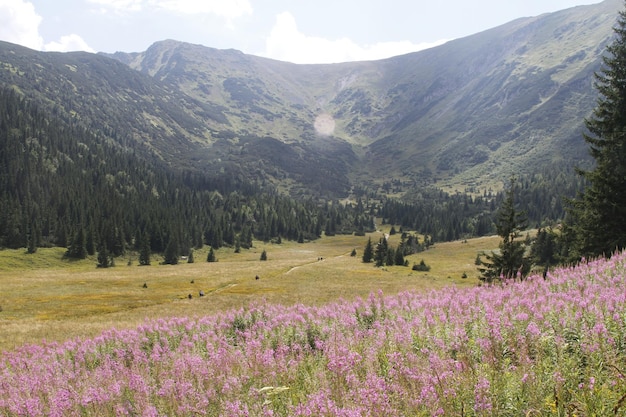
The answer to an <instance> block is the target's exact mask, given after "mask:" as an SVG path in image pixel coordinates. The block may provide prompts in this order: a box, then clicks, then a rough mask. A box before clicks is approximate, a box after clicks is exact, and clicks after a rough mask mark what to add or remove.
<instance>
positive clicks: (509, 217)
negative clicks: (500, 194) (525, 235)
mask: <svg viewBox="0 0 626 417" xmlns="http://www.w3.org/2000/svg"><path fill="white" fill-rule="evenodd" d="M515 188H516V186H515V180H514V179H511V182H510V184H509V189H508V190H507V192H506V198H505V199H504V201H503V202H502V206H501V207H500V209H499V211H498V218H497V221H496V231H497V233H498V236H500V237H502V241H501V242H500V245H499V251H497V252H491V253H489V254H485V255H484V256H485V259H484V260H483V259H482V257H481V258H480V266H479V267H478V270H479V271H480V272H481V274H482V276H481V277H480V279H481V280H482V281H485V282H487V283H491V282H493V281H495V280H497V279H500V277H503V278H505V279H515V278H517V277H518V276H519V277H520V278H523V277H525V276H526V275H527V274H528V272H529V271H530V264H531V261H530V258H529V257H528V256H526V245H525V244H524V242H523V241H522V240H520V239H519V238H520V236H521V232H522V231H523V230H524V229H525V228H526V226H527V224H526V223H527V220H526V215H525V213H523V212H521V211H518V210H517V209H516V208H515Z"/></svg>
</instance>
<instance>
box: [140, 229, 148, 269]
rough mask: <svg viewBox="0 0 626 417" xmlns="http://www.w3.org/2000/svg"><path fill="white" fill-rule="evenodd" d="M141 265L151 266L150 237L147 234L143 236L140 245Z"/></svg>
mask: <svg viewBox="0 0 626 417" xmlns="http://www.w3.org/2000/svg"><path fill="white" fill-rule="evenodd" d="M139 265H150V237H149V236H148V234H147V233H144V234H142V235H141V242H140V243H139Z"/></svg>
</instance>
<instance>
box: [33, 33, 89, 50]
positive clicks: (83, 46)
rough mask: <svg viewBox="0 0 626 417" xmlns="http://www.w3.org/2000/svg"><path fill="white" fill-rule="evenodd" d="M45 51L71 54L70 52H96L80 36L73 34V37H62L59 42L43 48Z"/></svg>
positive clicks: (48, 44)
mask: <svg viewBox="0 0 626 417" xmlns="http://www.w3.org/2000/svg"><path fill="white" fill-rule="evenodd" d="M43 50H44V51H57V52H70V51H86V52H95V51H94V50H93V49H92V48H91V47H89V45H87V42H85V41H84V40H83V38H81V37H80V36H78V35H76V34H75V33H72V34H71V35H65V36H61V39H60V40H59V41H58V42H49V43H47V44H46V45H45V46H44V47H43Z"/></svg>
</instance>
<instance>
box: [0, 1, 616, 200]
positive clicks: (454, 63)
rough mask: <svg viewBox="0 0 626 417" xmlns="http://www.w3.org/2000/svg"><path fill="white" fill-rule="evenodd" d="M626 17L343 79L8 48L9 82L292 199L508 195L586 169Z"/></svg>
mask: <svg viewBox="0 0 626 417" xmlns="http://www.w3.org/2000/svg"><path fill="white" fill-rule="evenodd" d="M621 7H622V2H621V0H605V1H604V2H602V3H599V4H595V5H589V6H578V7H574V8H571V9H567V10H563V11H559V12H555V13H549V14H544V15H541V16H536V17H528V18H521V19H518V20H515V21H513V22H510V23H507V24H505V25H502V26H499V27H497V28H494V29H491V30H487V31H485V32H481V33H478V34H476V35H473V36H469V37H466V38H462V39H458V40H454V41H451V42H448V43H446V44H444V45H441V46H439V47H436V48H432V49H429V50H425V51H420V52H416V53H411V54H407V55H403V56H397V57H393V58H390V59H386V60H380V61H368V62H352V63H343V64H331V65H296V64H291V63H287V62H281V61H276V60H271V59H266V58H261V57H256V56H252V55H246V54H243V53H241V52H239V51H235V50H217V49H212V48H208V47H204V46H199V45H191V44H187V43H182V42H177V41H172V40H167V41H162V42H157V43H155V44H154V45H152V46H151V47H150V48H148V50H146V51H144V52H139V53H121V52H118V53H115V54H110V55H106V54H88V53H66V54H60V53H43V52H35V51H32V50H28V49H26V48H22V47H19V46H17V45H12V44H7V43H0V82H1V83H2V84H3V85H6V86H12V87H13V88H15V89H16V90H18V91H20V92H21V93H22V94H24V96H26V97H29V98H32V99H34V100H36V101H37V102H38V103H40V104H41V105H42V106H47V108H48V109H50V111H52V112H54V114H56V115H58V117H62V118H65V119H67V120H69V121H72V122H74V123H80V124H82V125H84V126H87V127H89V128H91V129H96V130H97V131H99V132H101V133H103V134H104V135H107V136H108V137H110V138H111V140H114V141H117V142H119V143H121V144H122V145H123V146H127V147H131V148H133V149H137V151H138V152H142V153H145V155H152V156H156V157H158V158H160V159H162V160H163V161H165V162H167V163H168V164H170V165H171V166H173V167H180V168H183V167H184V168H185V169H194V170H198V171H204V172H209V173H214V174H216V175H218V174H220V173H221V174H226V175H231V176H241V177H243V178H247V179H251V180H256V181H261V182H262V183H265V184H271V185H272V186H275V187H277V188H278V189H279V190H283V191H289V192H291V193H292V194H293V195H327V196H345V195H347V194H348V192H349V191H350V190H351V189H352V190H354V189H357V190H370V191H376V190H381V189H382V188H381V187H388V186H389V184H393V190H391V189H389V188H386V189H387V190H391V191H394V192H396V193H403V192H406V191H409V190H414V189H415V188H416V186H421V185H424V184H435V185H438V186H440V187H444V188H446V189H452V190H453V189H455V188H456V189H463V188H468V187H480V188H481V189H482V188H483V187H489V186H493V187H499V186H500V184H501V183H502V182H503V181H506V180H507V178H508V177H509V176H510V175H511V174H513V173H515V174H518V175H523V174H529V173H536V172H540V171H542V170H546V169H552V170H558V169H561V167H564V166H571V165H572V164H574V163H579V162H580V161H581V160H584V159H585V157H586V153H587V150H586V145H585V143H584V141H583V140H582V138H581V133H582V131H583V126H584V124H583V119H584V117H586V116H588V115H589V114H590V112H591V110H592V108H593V107H594V105H595V100H596V91H595V89H594V88H593V73H594V71H598V70H599V69H600V68H601V56H602V53H603V52H604V50H605V46H606V45H607V43H608V42H609V41H610V39H611V38H612V36H613V32H612V26H613V23H614V22H615V19H616V17H617V13H618V11H619V10H620V8H621ZM316 120H317V122H316ZM316 125H317V127H318V129H317V130H316ZM333 127H334V128H333Z"/></svg>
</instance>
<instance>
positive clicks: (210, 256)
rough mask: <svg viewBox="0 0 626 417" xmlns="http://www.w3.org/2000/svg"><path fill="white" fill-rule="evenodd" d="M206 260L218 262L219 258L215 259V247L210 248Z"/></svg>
mask: <svg viewBox="0 0 626 417" xmlns="http://www.w3.org/2000/svg"><path fill="white" fill-rule="evenodd" d="M206 261H207V262H216V261H217V259H215V252H213V248H209V253H208V254H207V256H206Z"/></svg>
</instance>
